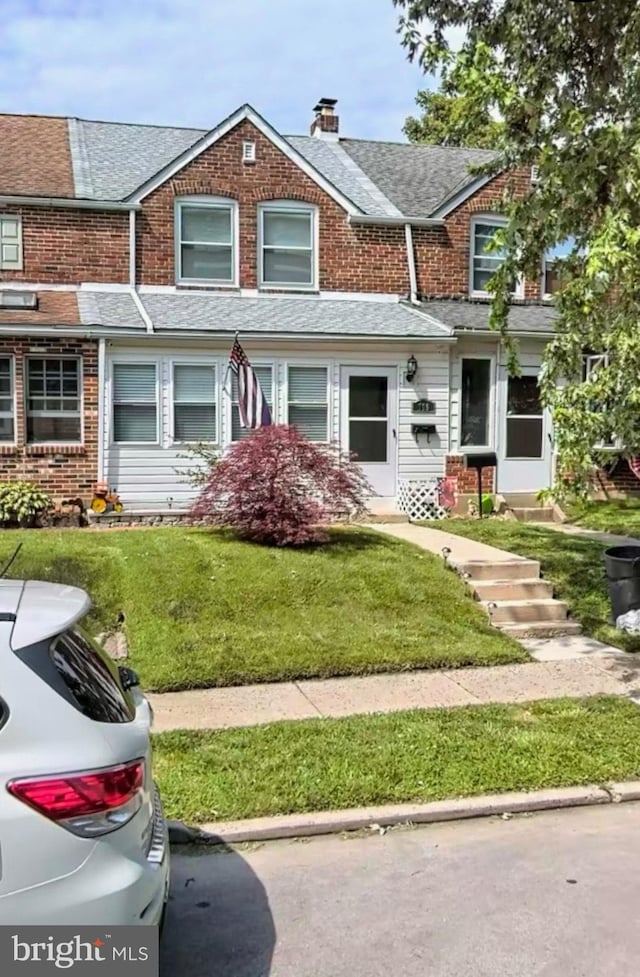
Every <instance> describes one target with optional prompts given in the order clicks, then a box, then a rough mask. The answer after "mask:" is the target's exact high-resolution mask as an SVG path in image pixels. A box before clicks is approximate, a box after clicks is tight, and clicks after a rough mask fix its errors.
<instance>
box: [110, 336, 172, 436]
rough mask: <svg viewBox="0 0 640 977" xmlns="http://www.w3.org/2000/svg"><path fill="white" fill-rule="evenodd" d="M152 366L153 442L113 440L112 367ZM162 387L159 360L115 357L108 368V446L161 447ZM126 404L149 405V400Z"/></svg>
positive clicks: (113, 385)
mask: <svg viewBox="0 0 640 977" xmlns="http://www.w3.org/2000/svg"><path fill="white" fill-rule="evenodd" d="M121 365H124V366H152V367H154V369H155V371H156V401H155V403H156V438H155V441H116V439H115V408H116V400H115V383H114V373H115V371H114V367H116V366H121ZM161 385H162V360H160V359H150V358H149V357H145V356H134V355H131V356H127V357H124V356H123V357H116V358H114V359H112V360H111V363H110V366H109V419H108V423H109V444H110V445H111V446H112V447H115V448H131V447H140V448H157V447H161V441H160V424H161V416H160V415H161V413H162V400H161V397H160V392H161ZM122 403H126V404H136V403H140V404H150V403H151V401H149V400H144V401H143V400H141V401H134V400H127V401H122Z"/></svg>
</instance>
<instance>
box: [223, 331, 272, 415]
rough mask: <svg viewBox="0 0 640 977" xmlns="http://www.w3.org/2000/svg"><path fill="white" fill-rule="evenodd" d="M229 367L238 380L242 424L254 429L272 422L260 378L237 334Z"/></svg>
mask: <svg viewBox="0 0 640 977" xmlns="http://www.w3.org/2000/svg"><path fill="white" fill-rule="evenodd" d="M229 369H230V370H231V371H232V373H234V374H235V376H236V378H237V381H238V410H239V412H240V424H241V426H242V427H248V428H251V429H254V428H258V427H266V426H267V425H269V424H271V411H270V410H269V405H268V403H267V402H266V400H265V399H264V394H263V393H262V389H261V387H260V384H259V382H258V378H257V376H256V374H255V371H254V369H253V367H252V366H251V363H250V362H249V360H248V357H247V354H246V353H245V351H244V350H243V348H242V346H241V345H240V343H239V342H238V337H237V336H236V338H235V341H234V343H233V349H232V350H231V356H230V358H229Z"/></svg>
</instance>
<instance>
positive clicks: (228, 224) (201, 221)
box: [175, 198, 238, 285]
mask: <svg viewBox="0 0 640 977" xmlns="http://www.w3.org/2000/svg"><path fill="white" fill-rule="evenodd" d="M175 221H176V275H177V280H178V282H182V283H184V284H190V283H191V284H200V283H204V284H212V285H237V278H238V273H237V268H238V254H237V205H236V204H235V202H233V201H226V200H225V201H220V200H217V199H215V198H214V199H210V200H207V199H206V198H205V199H201V198H195V199H190V198H185V199H182V200H178V201H177V203H176V212H175Z"/></svg>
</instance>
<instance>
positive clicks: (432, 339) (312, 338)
mask: <svg viewBox="0 0 640 977" xmlns="http://www.w3.org/2000/svg"><path fill="white" fill-rule="evenodd" d="M425 318H426V317H425ZM241 334H242V337H243V340H244V339H248V340H251V342H265V343H269V342H271V343H272V342H274V341H275V342H283V343H287V342H288V343H291V342H298V341H301V342H310V343H318V342H331V343H335V342H344V343H348V342H351V341H352V340H357V341H361V340H363V339H365V340H367V341H369V342H372V343H408V342H411V343H414V342H424V343H456V342H457V339H456V337H455V336H453V335H451V336H420V335H419V334H416V333H406V334H405V335H404V336H383V335H376V336H373V335H371V333H344V332H342V333H329V332H324V333H318V332H314V333H291V332H281V333H279V332H273V331H269V333H268V334H265V333H264V332H252V331H251V330H250V329H243V330H242V331H241ZM118 335H119V336H120V335H125V333H124V330H121V331H120V332H119V333H118ZM129 335H131V334H129ZM136 335H137V336H138V337H141V336H144V333H142V332H138V333H137V334H136ZM233 336H234V333H233V332H213V331H207V332H205V331H196V330H191V329H158V328H157V327H156V329H155V330H154V338H155V339H160V340H162V339H168V340H172V341H174V340H176V339H182V340H187V341H189V340H199V341H202V340H203V339H207V340H223V341H225V342H226V341H232V340H233Z"/></svg>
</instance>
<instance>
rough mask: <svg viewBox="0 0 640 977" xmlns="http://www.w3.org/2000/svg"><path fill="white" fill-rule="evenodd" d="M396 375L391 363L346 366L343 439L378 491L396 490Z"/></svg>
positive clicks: (388, 494)
mask: <svg viewBox="0 0 640 977" xmlns="http://www.w3.org/2000/svg"><path fill="white" fill-rule="evenodd" d="M396 379H397V371H396V370H395V369H393V368H391V367H365V366H343V367H342V376H341V412H340V413H341V422H340V429H341V442H342V446H343V448H344V449H345V451H352V452H353V453H354V455H356V456H357V461H358V464H359V465H360V466H361V468H362V469H363V471H364V473H365V475H366V477H367V479H368V481H369V484H370V485H371V487H372V489H373V494H374V495H381V496H387V497H392V496H394V495H395V494H396V423H397V422H396V416H395V415H396Z"/></svg>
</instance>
